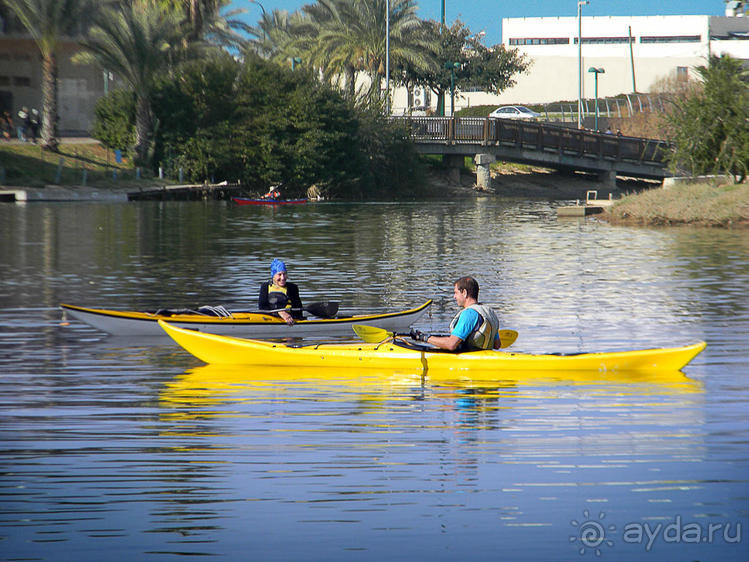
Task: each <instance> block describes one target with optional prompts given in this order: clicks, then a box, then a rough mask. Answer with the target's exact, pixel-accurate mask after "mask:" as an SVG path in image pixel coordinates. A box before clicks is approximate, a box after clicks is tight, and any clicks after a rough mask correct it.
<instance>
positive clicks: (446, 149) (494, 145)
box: [393, 117, 671, 187]
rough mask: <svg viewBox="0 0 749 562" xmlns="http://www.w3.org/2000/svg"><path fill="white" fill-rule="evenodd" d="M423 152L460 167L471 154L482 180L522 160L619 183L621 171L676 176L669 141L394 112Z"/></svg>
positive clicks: (652, 176)
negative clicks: (495, 166)
mask: <svg viewBox="0 0 749 562" xmlns="http://www.w3.org/2000/svg"><path fill="white" fill-rule="evenodd" d="M393 119H394V120H395V121H400V122H402V124H403V125H404V126H405V127H406V128H407V130H408V131H409V133H410V135H411V138H412V139H413V141H414V142H415V144H416V149H417V151H418V152H420V153H422V154H442V155H444V156H445V160H446V161H447V162H448V165H450V166H454V167H459V166H462V164H463V158H464V157H465V156H472V157H474V159H475V162H476V166H477V173H476V176H477V183H478V184H479V185H482V186H484V187H489V184H490V176H489V164H490V163H491V162H492V161H494V160H495V159H496V160H502V161H505V162H519V163H523V164H530V165H534V166H541V167H544V168H552V169H556V170H560V171H566V172H573V171H582V172H587V173H594V174H597V175H598V176H599V179H600V180H601V181H603V182H604V183H608V184H609V185H612V186H614V185H615V183H616V176H617V175H620V176H628V177H633V178H647V179H654V180H663V179H664V178H666V177H669V176H671V174H670V173H669V171H668V169H667V165H666V162H665V155H666V153H667V152H668V149H669V145H668V143H667V142H665V141H661V140H653V139H642V138H636V137H623V136H618V135H611V134H603V133H595V132H592V131H587V130H584V129H573V128H570V127H565V126H562V125H555V124H550V123H539V122H527V123H526V122H522V121H513V120H508V119H493V118H488V117H394V118H393Z"/></svg>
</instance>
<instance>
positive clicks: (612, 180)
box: [598, 170, 616, 190]
mask: <svg viewBox="0 0 749 562" xmlns="http://www.w3.org/2000/svg"><path fill="white" fill-rule="evenodd" d="M598 181H599V182H600V183H601V184H602V185H604V186H605V187H608V188H609V189H612V190H616V170H606V171H605V172H598Z"/></svg>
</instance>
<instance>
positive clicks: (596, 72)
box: [588, 66, 606, 131]
mask: <svg viewBox="0 0 749 562" xmlns="http://www.w3.org/2000/svg"><path fill="white" fill-rule="evenodd" d="M588 72H592V73H593V74H594V75H595V77H596V124H595V126H594V127H593V128H594V130H595V131H598V75H599V74H603V73H605V72H606V71H605V70H604V69H603V68H596V67H594V66H591V67H590V68H589V69H588Z"/></svg>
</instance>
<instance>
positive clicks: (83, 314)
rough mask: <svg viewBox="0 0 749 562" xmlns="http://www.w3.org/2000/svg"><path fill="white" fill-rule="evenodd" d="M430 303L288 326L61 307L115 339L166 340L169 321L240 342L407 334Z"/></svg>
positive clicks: (268, 317) (261, 318)
mask: <svg viewBox="0 0 749 562" xmlns="http://www.w3.org/2000/svg"><path fill="white" fill-rule="evenodd" d="M430 304H432V301H431V299H430V300H428V301H426V302H425V303H424V304H422V305H421V306H418V307H416V308H411V309H409V310H402V311H400V312H387V313H383V314H359V315H356V316H343V317H336V318H308V319H305V320H298V321H297V322H296V323H295V324H294V325H293V326H289V325H288V324H286V322H284V321H283V320H281V319H280V318H279V317H278V316H276V315H273V314H270V313H261V312H239V313H231V314H230V315H229V316H223V317H222V316H207V315H203V314H197V313H186V314H169V315H164V314H158V313H155V312H133V311H126V310H109V309H102V308H85V307H82V306H75V305H72V304H61V305H60V306H61V308H62V309H63V311H64V314H65V315H66V316H69V317H70V318H74V319H75V320H80V321H81V322H84V323H86V324H88V325H90V326H93V327H94V328H98V329H99V330H102V331H104V332H107V333H109V334H112V335H115V336H158V337H166V333H164V330H162V329H161V328H160V327H159V324H158V321H159V320H168V321H169V323H170V324H172V325H174V326H178V327H180V328H187V329H190V330H198V331H200V332H208V333H211V334H219V335H223V336H235V337H242V338H256V339H269V338H289V337H291V338H302V337H308V336H315V337H317V336H351V334H352V333H353V332H352V326H353V325H354V324H363V325H366V326H375V327H377V328H384V329H386V330H389V331H393V332H400V331H403V330H408V328H409V326H411V325H412V324H413V323H414V322H416V321H418V320H419V319H420V318H421V317H422V316H423V315H424V313H425V312H426V309H427V308H428V307H429V305H430Z"/></svg>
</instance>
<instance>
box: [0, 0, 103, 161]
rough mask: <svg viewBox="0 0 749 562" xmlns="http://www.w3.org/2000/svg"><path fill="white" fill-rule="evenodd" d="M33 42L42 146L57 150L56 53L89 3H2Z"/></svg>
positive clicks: (63, 0)
mask: <svg viewBox="0 0 749 562" xmlns="http://www.w3.org/2000/svg"><path fill="white" fill-rule="evenodd" d="M4 1H5V3H6V4H7V5H8V6H9V7H10V9H11V10H13V12H14V13H15V14H16V16H17V17H18V19H19V20H20V21H21V23H22V24H23V25H24V27H26V29H27V30H28V32H29V33H30V34H31V36H32V37H33V38H34V41H35V42H36V45H37V47H38V48H39V52H40V54H41V57H42V134H41V139H42V146H44V147H45V148H47V149H49V150H55V151H56V150H57V147H58V143H59V141H58V138H57V137H58V129H57V120H58V119H57V51H58V48H59V46H60V42H61V40H62V38H63V37H64V36H66V35H67V36H72V35H73V34H74V33H73V32H74V31H75V30H76V28H77V26H79V25H80V22H81V21H82V17H81V16H82V14H83V13H85V12H87V11H89V10H90V9H91V8H92V7H93V4H92V3H91V2H90V0H4Z"/></svg>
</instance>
